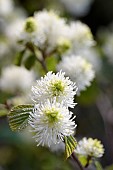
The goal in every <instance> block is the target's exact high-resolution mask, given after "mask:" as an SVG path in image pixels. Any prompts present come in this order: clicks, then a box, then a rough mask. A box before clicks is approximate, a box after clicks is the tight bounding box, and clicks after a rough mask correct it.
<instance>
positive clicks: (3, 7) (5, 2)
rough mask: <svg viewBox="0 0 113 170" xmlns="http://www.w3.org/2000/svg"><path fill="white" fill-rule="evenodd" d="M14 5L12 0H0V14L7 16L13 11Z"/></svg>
mask: <svg viewBox="0 0 113 170" xmlns="http://www.w3.org/2000/svg"><path fill="white" fill-rule="evenodd" d="M13 8H14V5H13V1H12V0H0V15H2V16H5V15H6V16H7V15H8V14H9V13H10V12H12V11H13Z"/></svg>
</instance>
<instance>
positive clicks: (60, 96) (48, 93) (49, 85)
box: [31, 71, 77, 107]
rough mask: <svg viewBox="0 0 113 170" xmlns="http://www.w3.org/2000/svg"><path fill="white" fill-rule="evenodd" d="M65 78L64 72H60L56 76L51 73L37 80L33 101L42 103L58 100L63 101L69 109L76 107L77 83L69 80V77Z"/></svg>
mask: <svg viewBox="0 0 113 170" xmlns="http://www.w3.org/2000/svg"><path fill="white" fill-rule="evenodd" d="M64 76H65V73H64V72H61V71H60V72H58V73H57V74H55V73H52V72H51V71H50V72H48V73H47V75H45V76H44V77H41V80H37V83H36V85H34V86H32V95H31V98H32V100H33V101H34V102H36V103H40V102H42V101H45V100H47V99H53V98H56V100H57V101H58V102H62V101H63V102H64V104H65V105H66V106H67V107H74V105H75V103H74V101H73V100H74V95H75V94H76V90H77V89H76V86H75V83H73V82H72V81H71V80H69V77H64Z"/></svg>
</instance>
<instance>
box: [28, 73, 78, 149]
mask: <svg viewBox="0 0 113 170" xmlns="http://www.w3.org/2000/svg"><path fill="white" fill-rule="evenodd" d="M64 75H65V73H63V72H61V71H60V72H58V73H57V74H55V73H52V72H48V73H47V75H45V76H44V77H42V78H41V80H37V83H36V85H34V86H33V87H32V95H31V98H32V100H33V101H34V102H35V107H34V111H33V113H31V114H30V119H29V124H30V125H31V127H32V128H33V132H34V133H35V136H34V138H35V140H36V142H37V145H42V146H44V145H45V146H49V147H50V146H51V145H52V144H58V143H60V142H62V141H63V140H64V136H69V135H72V134H73V133H74V129H75V127H76V124H75V122H74V121H73V119H74V118H75V116H72V115H73V114H72V112H70V111H69V109H68V107H73V106H74V105H75V103H74V101H73V100H74V95H75V94H76V90H77V88H76V86H75V84H74V83H73V82H72V81H70V80H69V78H68V77H64Z"/></svg>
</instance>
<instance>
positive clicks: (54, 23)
mask: <svg viewBox="0 0 113 170" xmlns="http://www.w3.org/2000/svg"><path fill="white" fill-rule="evenodd" d="M35 19H36V20H37V22H38V25H39V27H38V29H39V30H38V31H39V33H38V36H37V39H35V44H36V45H37V46H39V48H40V49H42V50H45V52H46V53H47V54H48V53H51V51H53V50H55V49H56V47H57V43H58V42H59V39H61V38H62V37H64V36H65V33H66V23H65V20H64V19H63V18H60V17H59V16H58V15H57V13H55V12H53V11H49V12H48V11H46V10H45V11H42V12H38V13H35Z"/></svg>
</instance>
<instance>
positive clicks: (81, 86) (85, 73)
mask: <svg viewBox="0 0 113 170" xmlns="http://www.w3.org/2000/svg"><path fill="white" fill-rule="evenodd" d="M57 68H58V70H60V69H62V70H63V71H64V72H65V73H66V75H67V76H69V77H70V79H71V80H72V81H74V82H76V85H77V87H78V91H77V94H78V95H79V94H80V92H81V91H82V90H85V89H86V87H88V86H90V84H91V81H92V80H93V78H94V75H95V74H94V70H93V69H92V65H91V64H90V63H89V62H88V61H87V60H85V59H84V58H82V57H81V56H74V55H71V56H64V57H63V58H62V61H61V62H60V63H59V64H58V66H57Z"/></svg>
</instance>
